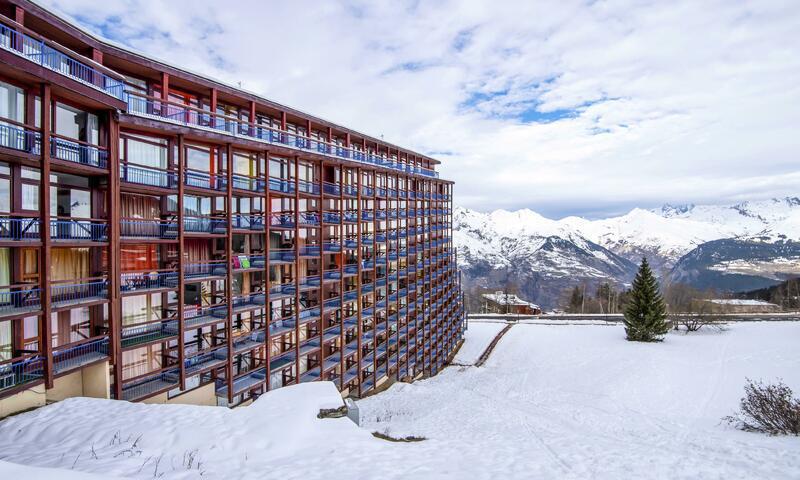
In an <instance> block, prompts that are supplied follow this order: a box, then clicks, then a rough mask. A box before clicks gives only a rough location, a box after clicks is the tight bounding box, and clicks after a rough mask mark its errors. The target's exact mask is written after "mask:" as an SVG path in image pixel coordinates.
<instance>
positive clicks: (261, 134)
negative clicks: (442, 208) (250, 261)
mask: <svg viewBox="0 0 800 480" xmlns="http://www.w3.org/2000/svg"><path fill="white" fill-rule="evenodd" d="M126 99H127V102H128V108H127V112H128V113H130V114H133V115H139V116H144V117H149V118H158V119H161V120H164V121H168V122H171V123H179V124H183V125H189V126H193V127H198V128H202V129H204V130H213V131H215V132H218V133H222V134H227V135H233V136H237V137H245V138H251V139H255V140H258V141H261V142H266V143H271V144H280V145H283V146H287V147H290V148H293V149H300V150H306V151H312V152H314V153H319V154H323V155H328V156H334V157H338V158H343V159H346V160H352V161H355V162H359V163H363V164H369V165H376V166H379V167H383V168H388V169H392V170H396V171H400V172H403V173H409V174H412V175H422V176H426V177H431V178H437V177H438V176H439V174H438V173H437V172H436V171H434V170H431V169H427V168H422V167H416V166H412V165H406V164H403V163H400V162H395V161H392V160H390V159H386V158H383V157H380V156H377V155H373V154H368V153H365V152H360V151H357V150H354V149H352V148H346V147H343V146H340V145H335V144H330V143H327V142H324V141H321V140H318V139H308V138H306V137H304V136H300V135H297V134H295V133H291V132H287V131H281V130H276V129H273V128H270V127H266V126H264V125H258V124H249V123H248V122H245V121H242V120H239V119H237V118H234V117H228V116H224V115H220V114H217V113H215V112H210V111H207V110H200V109H196V108H193V107H188V106H185V105H180V104H175V103H170V102H165V101H163V100H161V99H157V98H153V97H145V96H140V95H138V94H134V93H131V92H129V93H128V94H127V95H126ZM299 183H300V189H301V191H303V192H304V193H312V194H313V193H317V194H318V193H319V186H318V185H316V184H311V183H310V182H306V185H303V182H299ZM275 187H279V189H280V191H284V190H282V185H274V184H273V182H272V179H270V182H269V188H270V190H275ZM286 187H287V188H291V187H289V185H286ZM385 193H386V192H385V191H384V194H385ZM369 195H370V196H371V194H369Z"/></svg>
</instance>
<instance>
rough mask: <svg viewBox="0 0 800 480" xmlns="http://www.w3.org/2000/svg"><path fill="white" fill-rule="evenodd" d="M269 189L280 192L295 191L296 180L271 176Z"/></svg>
mask: <svg viewBox="0 0 800 480" xmlns="http://www.w3.org/2000/svg"><path fill="white" fill-rule="evenodd" d="M269 189H270V191H273V192H278V193H286V194H289V193H294V182H293V181H292V180H287V179H285V178H274V177H270V179H269Z"/></svg>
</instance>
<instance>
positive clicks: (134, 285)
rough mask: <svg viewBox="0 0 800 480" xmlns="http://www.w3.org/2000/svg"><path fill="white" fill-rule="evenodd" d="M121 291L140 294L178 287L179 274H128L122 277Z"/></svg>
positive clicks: (168, 272)
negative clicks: (141, 292) (146, 291)
mask: <svg viewBox="0 0 800 480" xmlns="http://www.w3.org/2000/svg"><path fill="white" fill-rule="evenodd" d="M121 280H122V281H121V283H120V290H121V291H122V292H123V293H124V292H140V291H144V290H157V289H162V288H177V287H178V272H175V271H167V272H127V273H123V274H122V275H121Z"/></svg>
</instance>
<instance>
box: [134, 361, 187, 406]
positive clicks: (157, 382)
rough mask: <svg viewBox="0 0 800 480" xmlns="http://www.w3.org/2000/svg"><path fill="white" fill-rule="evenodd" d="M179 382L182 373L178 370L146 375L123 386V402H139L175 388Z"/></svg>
mask: <svg viewBox="0 0 800 480" xmlns="http://www.w3.org/2000/svg"><path fill="white" fill-rule="evenodd" d="M179 382H180V371H179V370H178V369H170V370H166V371H163V372H158V373H155V374H150V375H145V376H143V377H139V378H137V379H134V380H132V381H129V382H127V383H125V384H124V385H123V386H122V400H128V401H133V400H138V399H140V398H144V397H146V396H149V395H152V394H154V393H157V392H161V391H164V390H167V389H172V388H175V387H177V386H178V384H179Z"/></svg>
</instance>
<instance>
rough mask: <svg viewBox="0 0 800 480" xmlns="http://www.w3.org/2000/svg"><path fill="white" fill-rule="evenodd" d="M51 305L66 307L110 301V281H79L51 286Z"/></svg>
mask: <svg viewBox="0 0 800 480" xmlns="http://www.w3.org/2000/svg"><path fill="white" fill-rule="evenodd" d="M50 296H51V303H52V305H53V306H54V307H66V306H70V305H77V304H81V303H89V302H95V301H101V300H107V299H108V281H107V280H95V281H79V282H76V283H72V282H70V283H58V284H54V285H51V286H50Z"/></svg>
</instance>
